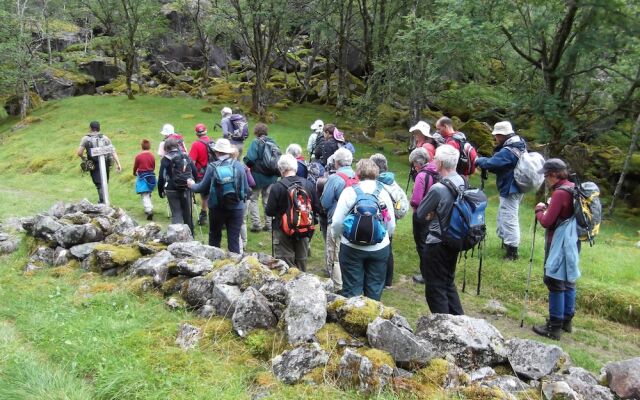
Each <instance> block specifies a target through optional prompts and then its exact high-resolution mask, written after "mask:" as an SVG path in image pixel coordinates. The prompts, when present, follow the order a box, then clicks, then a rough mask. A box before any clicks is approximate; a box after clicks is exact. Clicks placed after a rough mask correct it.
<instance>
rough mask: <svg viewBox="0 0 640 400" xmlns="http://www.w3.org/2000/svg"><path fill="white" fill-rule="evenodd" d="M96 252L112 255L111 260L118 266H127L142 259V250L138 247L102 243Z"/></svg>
mask: <svg viewBox="0 0 640 400" xmlns="http://www.w3.org/2000/svg"><path fill="white" fill-rule="evenodd" d="M94 251H106V252H109V253H110V254H111V259H112V260H113V262H114V263H115V264H116V265H118V266H125V265H127V264H130V263H132V262H134V261H135V260H137V259H138V258H140V257H141V256H142V254H140V250H139V249H138V247H137V246H115V245H111V244H104V243H100V244H98V245H96V247H95V248H94Z"/></svg>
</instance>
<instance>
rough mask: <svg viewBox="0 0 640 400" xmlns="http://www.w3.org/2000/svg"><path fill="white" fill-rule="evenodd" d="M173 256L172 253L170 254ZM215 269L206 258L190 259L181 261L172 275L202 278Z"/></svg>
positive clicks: (172, 271) (172, 270)
mask: <svg viewBox="0 0 640 400" xmlns="http://www.w3.org/2000/svg"><path fill="white" fill-rule="evenodd" d="M169 254H171V253H169ZM212 269H213V263H212V262H211V260H209V259H208V258H204V257H189V258H184V259H182V260H179V261H178V263H177V265H176V266H175V268H172V269H171V274H172V275H186V276H190V277H193V276H201V275H206V274H208V273H209V272H211V270H212Z"/></svg>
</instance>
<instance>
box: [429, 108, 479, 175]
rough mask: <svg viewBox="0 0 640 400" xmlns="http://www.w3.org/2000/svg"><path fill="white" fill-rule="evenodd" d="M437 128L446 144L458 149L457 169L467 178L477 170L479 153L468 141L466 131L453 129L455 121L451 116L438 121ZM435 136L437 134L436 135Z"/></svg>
mask: <svg viewBox="0 0 640 400" xmlns="http://www.w3.org/2000/svg"><path fill="white" fill-rule="evenodd" d="M436 130H437V131H438V133H439V134H440V135H441V136H442V138H443V139H444V142H445V144H448V145H451V146H453V148H454V149H456V150H458V152H459V154H460V155H459V156H458V164H457V166H456V171H457V172H458V174H459V175H462V176H463V177H464V178H465V180H466V179H468V178H469V176H470V175H473V173H474V172H475V170H476V159H477V158H478V153H477V151H476V149H475V148H474V147H473V146H472V145H471V143H469V142H468V141H467V137H466V136H465V134H464V133H462V132H458V131H456V130H455V129H453V121H452V120H451V118H449V117H441V118H440V119H438V121H437V122H436ZM434 136H435V135H434ZM436 142H437V139H436Z"/></svg>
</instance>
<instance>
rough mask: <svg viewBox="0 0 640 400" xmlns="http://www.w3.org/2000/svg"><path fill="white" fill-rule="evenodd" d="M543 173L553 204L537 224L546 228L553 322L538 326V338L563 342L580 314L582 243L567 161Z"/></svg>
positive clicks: (554, 162) (549, 164)
mask: <svg viewBox="0 0 640 400" xmlns="http://www.w3.org/2000/svg"><path fill="white" fill-rule="evenodd" d="M540 173H543V174H544V178H545V183H546V185H547V187H548V188H549V189H551V190H552V191H553V192H552V193H551V199H550V200H549V204H545V203H538V204H537V205H536V207H535V214H536V220H537V221H538V222H540V225H542V226H543V227H544V228H546V235H545V247H544V260H545V262H544V279H543V281H544V284H545V285H546V286H547V289H548V290H549V318H548V319H547V322H546V324H545V325H542V326H534V327H533V331H534V332H535V333H537V334H538V335H542V336H546V337H549V338H551V339H555V340H560V337H561V336H562V331H565V332H568V333H570V332H571V330H572V326H571V320H572V319H573V316H574V314H575V310H576V281H577V279H578V278H579V277H580V269H579V257H580V241H579V240H578V234H577V231H576V220H575V218H572V217H573V215H574V209H573V195H572V191H573V189H574V187H575V185H574V183H573V182H570V181H569V172H568V169H567V165H566V164H565V163H564V161H562V160H560V159H558V158H551V159H549V160H547V161H546V162H545V163H544V166H543V168H542V170H541V171H540Z"/></svg>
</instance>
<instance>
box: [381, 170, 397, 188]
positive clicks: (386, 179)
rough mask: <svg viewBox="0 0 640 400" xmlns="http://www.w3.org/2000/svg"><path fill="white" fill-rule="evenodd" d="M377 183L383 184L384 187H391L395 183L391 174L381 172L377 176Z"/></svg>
mask: <svg viewBox="0 0 640 400" xmlns="http://www.w3.org/2000/svg"><path fill="white" fill-rule="evenodd" d="M378 182H381V183H384V184H385V185H391V184H393V182H395V175H394V174H393V172H389V171H387V172H383V173H381V174H380V175H378Z"/></svg>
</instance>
